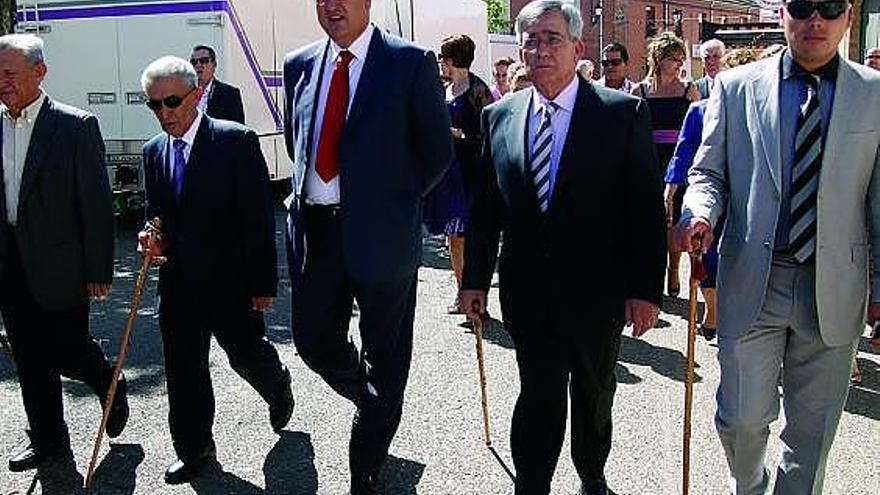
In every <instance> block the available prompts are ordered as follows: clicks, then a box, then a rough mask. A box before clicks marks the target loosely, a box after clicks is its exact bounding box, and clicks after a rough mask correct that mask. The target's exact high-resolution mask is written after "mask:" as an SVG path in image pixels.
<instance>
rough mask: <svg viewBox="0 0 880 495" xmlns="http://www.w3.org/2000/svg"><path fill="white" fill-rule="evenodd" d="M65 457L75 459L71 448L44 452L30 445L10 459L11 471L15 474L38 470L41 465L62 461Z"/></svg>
mask: <svg viewBox="0 0 880 495" xmlns="http://www.w3.org/2000/svg"><path fill="white" fill-rule="evenodd" d="M65 456H67V457H70V458H73V453H72V452H71V451H70V448H66V447H64V448H59V449H56V450H50V451H42V450H38V449H37V448H35V447H34V445H33V444H32V443H28V444H27V446H26V447H25V448H23V449H22V450H20V451H19V452H16V453H15V454H14V455H13V456H12V457H11V458H10V459H9V470H10V471H12V472H13V473H20V472H22V471H30V470H31V469H36V468H37V466H39V465H40V463H43V462H47V461H51V460H54V459H60V458H63V457H65Z"/></svg>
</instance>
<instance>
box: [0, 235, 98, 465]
mask: <svg viewBox="0 0 880 495" xmlns="http://www.w3.org/2000/svg"><path fill="white" fill-rule="evenodd" d="M0 312H2V313H3V321H4V323H5V325H6V333H7V334H8V336H9V343H10V345H11V347H12V353H13V356H14V357H15V363H16V366H17V368H18V380H19V383H20V385H21V396H22V400H23V402H24V409H25V413H26V414H27V418H28V424H29V425H30V432H29V434H30V437H31V442H32V444H33V445H34V447H36V448H37V449H38V450H41V451H43V452H53V451H57V450H59V449H66V448H68V447H69V445H70V438H69V436H68V432H67V425H66V424H65V422H64V408H63V404H62V401H61V375H64V376H65V377H68V378H73V379H76V380H79V381H82V382H85V383H86V384H87V385H89V386H90V387H91V388H92V390H93V391H94V392H95V394H96V395H97V396H98V397H99V398H100V399H101V402H102V404H103V399H104V397H106V393H107V389H108V387H109V385H110V379H111V376H112V373H113V372H112V368H111V366H110V363H109V362H107V358H106V357H105V356H104V353H103V352H102V351H101V348H100V347H99V346H98V343H97V342H95V340H94V339H93V338H92V336H91V335H90V334H89V303H88V301H83V303H82V304H81V305H79V306H76V307H74V308H69V309H64V310H49V309H46V308H44V307H42V306H41V305H40V304H39V303H38V302H37V301H36V300H35V299H34V296H33V295H32V294H31V291H30V289H29V287H28V281H27V277H26V276H25V274H24V270H23V268H22V264H21V259H20V256H19V253H18V249H17V247H16V245H15V241H14V240H10V242H9V244H8V254H7V256H6V257H5V259H4V270H3V276H2V280H0Z"/></svg>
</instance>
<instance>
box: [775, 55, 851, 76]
mask: <svg viewBox="0 0 880 495" xmlns="http://www.w3.org/2000/svg"><path fill="white" fill-rule="evenodd" d="M781 64H782V65H781V70H782V79H790V78H792V77H797V76H798V75H800V74H813V75H817V76H820V77H821V78H822V79H824V80H826V81H835V80H837V68H838V67H839V66H840V55H838V54H835V55H834V58H832V59H831V60H829V61H828V63H826V64H825V65H823V66H822V67H819V68H818V69H816V70H815V71H813V72H810V71H808V70H807V69H804V68H803V67H801V66H800V64H798V63H797V62H795V60H794V57H792V56H791V50H785V52H784V53H783V54H782V61H781Z"/></svg>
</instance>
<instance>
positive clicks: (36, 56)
mask: <svg viewBox="0 0 880 495" xmlns="http://www.w3.org/2000/svg"><path fill="white" fill-rule="evenodd" d="M46 71H47V68H46V64H45V63H44V62H43V42H42V40H40V39H39V38H37V37H36V36H32V35H17V34H16V35H8V36H3V37H0V100H2V102H3V105H2V107H0V112H2V132H3V133H2V161H0V163H2V180H3V184H2V187H0V312H2V313H3V321H4V323H5V324H6V331H7V333H8V335H9V341H10V343H11V346H12V351H13V355H14V357H15V362H16V365H17V368H18V377H19V382H20V384H21V395H22V399H23V402H24V408H25V412H26V413H27V418H28V423H29V425H30V430H29V431H28V434H29V436H30V444H29V445H27V446H26V447H25V448H24V449H23V450H21V451H20V452H18V453H17V454H15V455H14V456H13V457H12V458H10V460H9V470H10V471H24V470H27V469H33V468H35V467H37V465H38V464H39V463H40V462H41V461H44V460H47V459H49V458H53V457H59V456H61V457H64V456H69V455H70V439H69V436H68V432H67V426H66V425H65V423H64V411H63V407H62V402H61V379H60V376H59V375H60V374H63V375H64V376H67V377H71V378H76V379H78V380H82V381H84V382H85V383H87V384H88V385H89V386H90V387H91V388H92V390H94V391H95V393H96V394H97V395H98V397H99V398H100V399H101V403H102V404H103V403H104V399H105V398H106V394H107V390H108V388H109V385H110V378H111V375H112V370H111V367H110V363H108V362H107V359H106V358H105V357H104V354H103V353H102V352H101V348H100V347H99V346H98V344H97V343H96V342H95V340H94V339H93V338H92V337H91V335H90V334H89V299H90V298H103V297H105V296H107V294H109V293H110V283H111V279H112V276H113V210H112V207H111V201H112V200H111V195H110V185H109V183H108V181H107V172H106V168H105V167H106V166H105V164H104V142H103V140H102V139H101V131H100V130H99V129H98V121H97V119H95V117H94V115H91V114H88V113H86V112H83V111H82V110H78V109H76V108H73V107H69V106H67V105H63V104H61V103H58V102H56V101H54V100H52V99H51V98H50V97H49V96H47V95H46V94H45V93H44V92H43V91H42V89H41V88H40V83H41V82H42V80H43V78H44V77H45V75H46ZM124 385H125V384H124V382H122V383H120V386H121V388H119V389H117V395H116V400H115V402H114V405H113V407H112V409H111V414H110V417H109V422H108V424H107V432H108V434H109V435H110V436H111V437H115V436H118V435H119V434H120V433H121V432H122V429H123V428H124V427H125V423H126V421H127V420H128V403H127V400H126V394H125V386H124Z"/></svg>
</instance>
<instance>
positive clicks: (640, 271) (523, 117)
mask: <svg viewBox="0 0 880 495" xmlns="http://www.w3.org/2000/svg"><path fill="white" fill-rule="evenodd" d="M531 96H532V93H531V91H530V90H529V91H519V92H517V93H515V94H513V95H511V96H509V97H507V98H504V99H502V100H500V101H498V102H497V103H495V104H492V105H489V106H488V107H486V108H485V109H484V110H483V134H484V136H485V141H484V149H483V162H482V164H481V169H480V170H481V174H482V181H481V185H482V187H481V188H480V189H478V190H477V191H476V194H475V197H474V206H473V210H472V213H471V224H470V226H469V228H468V232H467V240H466V242H465V265H464V279H463V281H462V288H464V289H479V290H484V291H488V290H489V284H490V282H491V279H492V274H493V272H494V271H495V261H496V259H498V246H499V240H500V236H501V232H503V233H504V243H503V245H502V247H501V255H500V263H499V267H498V272H499V277H500V288H501V310H502V312H503V314H504V321H505V324H507V325H512V327H511V328H525V329H541V328H543V326H544V325H543V323H544V322H545V319H544V315H545V313H544V312H545V311H549V312H550V314H551V315H552V318H553V320H554V321H555V322H556V323H557V327H556V328H558V329H564V330H567V331H572V332H578V331H581V332H582V331H595V330H594V329H593V328H592V326H591V327H590V328H585V327H584V326H585V323H584V315H585V314H587V315H591V316H590V318H591V319H590V321H596V320H600V321H605V322H607V323H612V324H613V325H612V327H611V328H614V327H617V326H618V325H622V323H623V318H624V301H625V300H627V299H643V300H646V301H650V302H653V303H654V304H657V305H658V306H659V305H660V303H661V302H662V294H661V293H662V290H663V271H664V269H665V267H666V222H665V216H664V211H663V199H662V187H661V180H660V174H659V173H658V169H659V167H658V166H657V153H656V151H655V148H654V144H653V141H652V138H651V124H650V122H651V121H650V117H649V112H648V108H647V105H646V104H645V101H644V100H641V99H639V98H635V97H633V96H630V95H627V94H624V93H622V92H620V91H616V90H613V89H607V88H604V87H596V86H595V85H592V84H589V83H587V82H586V81H584V80H581V81H580V86H579V89H578V95H577V100H576V102H575V107H574V112H573V114H572V118H571V123H570V125H569V129H568V135H567V137H566V141H565V145H564V148H563V152H562V156H561V158H560V162H559V170H558V171H557V175H556V183H555V186H554V189H553V194H552V198H551V201H550V208H549V210H548V211H547V212H546V213H543V214H542V213H541V212H540V210H539V209H538V202H537V199H536V198H537V194H536V192H535V187H534V184H533V183H532V180H531V178H530V175H529V173H528V172H527V170H528V166H529V163H528V162H529V159H528V158H527V153H528V146H527V145H526V129H527V128H528V127H527V126H528V118H529V113H530V112H529V108H530V100H531ZM599 281H601V282H602V287H601V290H600V289H599V287H598V286H597V283H598V282H599Z"/></svg>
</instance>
